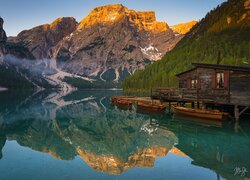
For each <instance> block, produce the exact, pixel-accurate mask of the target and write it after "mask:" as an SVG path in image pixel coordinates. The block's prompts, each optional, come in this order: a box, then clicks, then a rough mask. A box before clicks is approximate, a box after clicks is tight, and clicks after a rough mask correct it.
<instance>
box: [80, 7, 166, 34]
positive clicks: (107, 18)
mask: <svg viewBox="0 0 250 180" xmlns="http://www.w3.org/2000/svg"><path fill="white" fill-rule="evenodd" d="M124 19H126V20H129V21H130V23H133V24H134V25H136V26H137V28H138V31H140V30H146V31H152V32H162V31H166V30H167V29H168V28H169V27H168V25H167V23H164V22H157V21H156V16H155V12H154V11H143V12H141V11H135V10H129V9H128V8H127V7H125V6H123V5H121V4H111V5H107V6H101V7H97V8H95V9H93V10H92V11H91V12H90V14H89V15H88V16H87V17H86V18H84V19H83V20H82V21H81V22H80V24H79V26H78V29H79V30H80V29H84V28H89V27H91V26H94V25H98V24H112V23H114V22H117V21H122V20H124Z"/></svg>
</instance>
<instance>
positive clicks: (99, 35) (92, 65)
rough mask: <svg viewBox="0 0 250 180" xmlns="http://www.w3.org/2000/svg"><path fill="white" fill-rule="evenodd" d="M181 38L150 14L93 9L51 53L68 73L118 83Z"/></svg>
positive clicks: (121, 8) (114, 7) (115, 8)
mask: <svg viewBox="0 0 250 180" xmlns="http://www.w3.org/2000/svg"><path fill="white" fill-rule="evenodd" d="M181 38H182V36H178V37H177V36H175V35H174V33H173V32H172V30H171V29H170V28H169V27H168V25H167V24H166V23H164V22H157V21H156V17H155V13H154V12H151V11H149V12H136V11H134V10H129V9H127V8H126V7H124V6H122V5H120V4H115V5H108V6H103V7H98V8H95V9H94V10H93V11H92V12H91V13H90V14H89V15H88V16H87V17H86V18H84V19H83V20H82V21H81V22H80V24H79V26H78V27H77V30H76V31H74V32H73V33H72V34H70V35H69V36H67V37H66V38H64V39H63V40H62V41H61V42H60V43H58V45H57V46H56V48H54V50H53V57H54V58H55V59H56V60H57V61H58V62H64V63H63V66H62V68H63V69H64V70H66V71H68V72H72V73H77V74H80V75H83V76H88V77H91V78H95V79H99V80H102V81H115V82H118V81H120V80H121V76H123V75H124V74H127V75H128V74H132V73H133V72H134V71H135V70H137V69H143V68H144V67H145V66H146V65H147V64H150V63H151V62H152V61H156V60H158V59H160V58H161V57H162V56H164V54H165V53H166V52H168V51H170V50H171V49H172V48H173V47H174V46H175V44H176V43H177V42H178V41H179V40H180V39H181Z"/></svg>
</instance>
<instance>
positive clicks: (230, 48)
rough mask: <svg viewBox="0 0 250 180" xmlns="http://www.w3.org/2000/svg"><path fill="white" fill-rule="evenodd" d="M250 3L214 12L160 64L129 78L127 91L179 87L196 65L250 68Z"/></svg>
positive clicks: (242, 0) (232, 0) (233, 1)
mask: <svg viewBox="0 0 250 180" xmlns="http://www.w3.org/2000/svg"><path fill="white" fill-rule="evenodd" d="M249 32H250V0H229V1H227V2H224V3H222V4H221V5H220V6H218V7H217V8H216V9H214V10H212V11H210V12H209V13H208V14H207V15H206V17H205V18H203V19H202V20H201V21H200V22H199V23H197V24H196V25H195V26H194V27H193V28H192V29H191V31H190V32H189V33H187V35H186V36H185V37H184V38H183V39H182V40H181V41H180V42H179V43H178V44H177V45H176V47H175V48H174V49H173V50H172V51H171V52H169V53H168V54H166V55H165V56H164V57H163V58H162V59H161V60H160V61H158V62H156V63H154V64H153V65H150V66H147V67H146V69H145V70H143V71H137V72H136V73H135V74H134V75H133V76H131V77H129V78H127V79H126V80H125V81H124V83H123V87H124V88H125V89H130V90H132V89H134V90H135V89H144V90H147V91H149V89H150V88H152V87H164V86H165V87H171V86H177V83H178V81H177V79H176V78H175V74H177V73H180V72H182V71H184V70H187V69H189V68H190V67H191V64H192V63H193V62H200V63H216V61H217V58H218V54H219V53H220V54H221V64H229V65H242V66H244V65H248V66H249V64H250V51H249V49H250V41H249V39H250V34H249Z"/></svg>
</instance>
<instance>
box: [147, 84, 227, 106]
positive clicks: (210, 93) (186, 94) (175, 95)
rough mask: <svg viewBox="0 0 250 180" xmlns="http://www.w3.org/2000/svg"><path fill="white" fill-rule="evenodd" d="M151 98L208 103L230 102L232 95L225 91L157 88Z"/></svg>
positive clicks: (153, 90) (152, 92)
mask: <svg viewBox="0 0 250 180" xmlns="http://www.w3.org/2000/svg"><path fill="white" fill-rule="evenodd" d="M151 97H152V98H155V99H162V100H169V101H175V100H176V101H188V100H190V101H199V100H200V101H207V102H210V101H211V102H219V103H221V102H229V101H230V94H229V92H228V90H225V89H208V90H201V89H186V88H179V89H178V88H156V89H152V91H151Z"/></svg>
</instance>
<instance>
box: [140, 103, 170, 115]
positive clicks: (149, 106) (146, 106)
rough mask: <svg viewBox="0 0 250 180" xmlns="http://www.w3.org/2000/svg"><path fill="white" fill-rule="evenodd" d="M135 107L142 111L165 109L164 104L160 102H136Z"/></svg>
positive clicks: (161, 110)
mask: <svg viewBox="0 0 250 180" xmlns="http://www.w3.org/2000/svg"><path fill="white" fill-rule="evenodd" d="M137 109H138V110H142V111H149V112H159V113H163V112H165V110H166V106H165V105H162V104H149V103H142V102H138V103H137Z"/></svg>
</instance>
